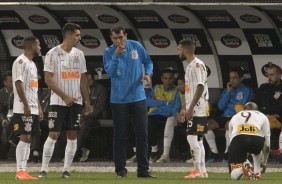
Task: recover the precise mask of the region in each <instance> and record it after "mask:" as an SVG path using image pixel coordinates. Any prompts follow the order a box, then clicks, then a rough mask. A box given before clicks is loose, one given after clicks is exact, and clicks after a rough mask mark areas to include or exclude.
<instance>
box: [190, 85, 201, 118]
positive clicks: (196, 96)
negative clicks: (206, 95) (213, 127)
mask: <svg viewBox="0 0 282 184" xmlns="http://www.w3.org/2000/svg"><path fill="white" fill-rule="evenodd" d="M203 92H204V85H203V84H198V85H197V88H196V92H195V94H194V97H193V100H192V102H191V104H190V107H189V109H187V110H186V120H191V119H192V118H193V113H194V108H195V106H196V105H197V103H198V101H199V100H200V98H201V96H202V94H203Z"/></svg>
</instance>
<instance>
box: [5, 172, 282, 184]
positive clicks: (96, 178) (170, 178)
mask: <svg viewBox="0 0 282 184" xmlns="http://www.w3.org/2000/svg"><path fill="white" fill-rule="evenodd" d="M30 174H31V175H32V176H36V175H37V174H38V173H30ZM153 174H154V175H156V176H157V177H158V178H155V179H142V178H137V177H136V173H129V174H128V176H127V178H123V179H118V178H116V176H115V174H114V173H97V172H95V173H86V172H74V173H71V175H72V176H71V178H70V179H63V178H61V173H54V172H53V173H48V177H47V178H46V179H41V180H36V181H15V173H0V184H10V183H11V184H12V183H13V184H14V183H36V184H37V183H38V184H40V183H42V184H56V183H58V184H64V183H66V184H86V183H91V184H96V183H97V184H116V183H117V184H118V183H121V184H182V183H183V184H194V183H195V184H196V183H201V184H202V183H204V184H226V183H236V184H239V183H250V182H252V183H254V182H256V183H267V184H275V183H281V182H282V174H281V173H266V174H263V179H262V180H259V181H249V180H246V179H244V178H243V179H241V180H240V181H232V180H231V179H230V176H229V174H227V173H222V174H221V173H209V178H208V179H184V178H183V176H184V175H185V174H186V173H179V172H178V173H172V172H167V173H153Z"/></svg>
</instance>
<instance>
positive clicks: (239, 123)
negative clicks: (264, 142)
mask: <svg viewBox="0 0 282 184" xmlns="http://www.w3.org/2000/svg"><path fill="white" fill-rule="evenodd" d="M241 134H245V135H255V136H260V137H270V128H269V121H268V118H267V117H266V116H265V115H264V114H263V113H261V112H259V111H253V110H243V111H241V112H239V113H237V114H236V115H234V116H233V117H232V119H231V120H230V122H229V136H230V142H231V140H232V139H233V138H234V137H235V136H237V135H241Z"/></svg>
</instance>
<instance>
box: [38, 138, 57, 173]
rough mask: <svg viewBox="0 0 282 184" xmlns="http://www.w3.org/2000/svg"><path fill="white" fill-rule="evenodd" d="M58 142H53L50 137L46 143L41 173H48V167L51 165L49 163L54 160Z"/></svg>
mask: <svg viewBox="0 0 282 184" xmlns="http://www.w3.org/2000/svg"><path fill="white" fill-rule="evenodd" d="M56 141H57V140H53V139H51V138H50V137H48V138H47V140H46V141H45V143H44V147H43V153H42V167H41V171H46V172H48V165H49V162H50V160H51V158H52V155H53V152H54V148H55V144H56Z"/></svg>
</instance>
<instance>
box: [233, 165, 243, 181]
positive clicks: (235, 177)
mask: <svg viewBox="0 0 282 184" xmlns="http://www.w3.org/2000/svg"><path fill="white" fill-rule="evenodd" d="M242 176H243V171H242V167H240V168H235V169H233V170H232V171H231V179H232V180H240V179H241V178H242Z"/></svg>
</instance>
